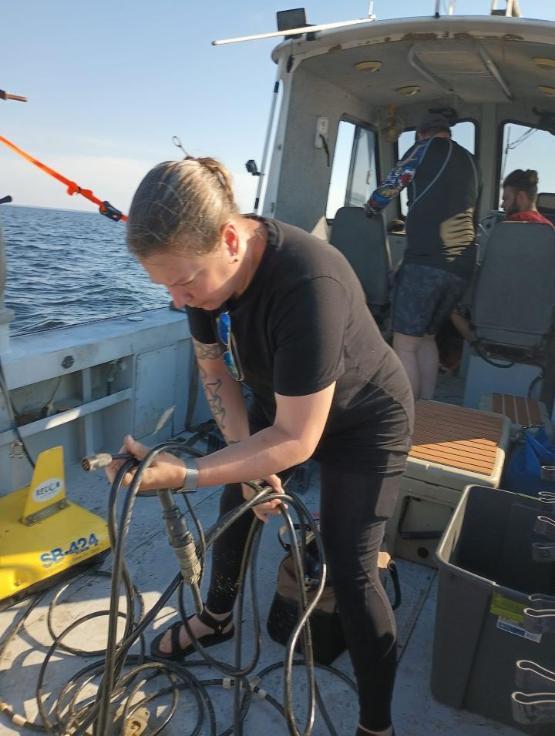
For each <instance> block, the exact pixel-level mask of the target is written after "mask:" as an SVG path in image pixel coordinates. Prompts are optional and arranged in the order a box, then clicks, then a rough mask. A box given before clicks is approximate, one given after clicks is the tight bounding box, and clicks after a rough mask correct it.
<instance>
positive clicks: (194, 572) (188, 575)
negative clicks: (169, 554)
mask: <svg viewBox="0 0 555 736" xmlns="http://www.w3.org/2000/svg"><path fill="white" fill-rule="evenodd" d="M158 497H159V498H160V501H161V502H162V506H163V508H164V512H163V517H164V521H165V522H166V529H167V532H168V539H169V542H170V545H171V546H172V547H173V550H174V552H175V556H176V557H177V562H178V563H179V569H180V570H181V576H182V578H183V582H184V583H186V585H196V584H197V583H199V582H200V578H201V573H202V565H201V564H200V560H199V558H198V555H197V548H196V544H195V540H194V539H193V535H192V534H191V532H190V531H189V530H188V529H187V524H186V523H185V517H184V516H183V514H182V513H181V511H180V510H179V509H178V507H177V506H176V505H175V503H174V502H173V497H172V495H171V493H170V492H169V491H159V492H158Z"/></svg>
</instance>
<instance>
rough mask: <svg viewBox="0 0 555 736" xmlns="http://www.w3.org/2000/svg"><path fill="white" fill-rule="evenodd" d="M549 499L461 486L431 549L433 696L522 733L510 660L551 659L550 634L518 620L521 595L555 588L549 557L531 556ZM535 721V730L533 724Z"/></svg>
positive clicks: (554, 655) (553, 643) (554, 652)
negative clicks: (435, 573)
mask: <svg viewBox="0 0 555 736" xmlns="http://www.w3.org/2000/svg"><path fill="white" fill-rule="evenodd" d="M554 511H555V504H553V503H551V504H548V503H545V502H542V501H540V500H538V499H535V498H531V497H529V496H524V495H521V494H517V493H511V492H509V491H504V490H500V489H498V490H494V489H491V488H487V487H483V486H469V487H468V488H467V489H465V491H464V493H463V495H462V497H461V500H460V503H459V504H458V506H457V508H456V510H455V512H454V514H453V517H452V518H451V521H450V523H449V525H448V527H447V529H446V530H445V533H444V535H443V537H442V539H441V542H440V544H439V546H438V549H437V562H438V568H439V589H438V602H437V615H436V626H435V638H434V655H433V664H432V682H431V686H432V692H433V695H434V697H435V698H437V700H439V701H440V702H442V703H445V704H447V705H450V706H452V707H454V708H464V709H466V710H469V711H473V712H476V713H480V714H482V715H484V716H487V717H488V718H492V719H494V720H497V721H501V722H503V723H507V724H510V725H511V726H513V727H514V728H520V729H521V730H524V731H525V732H527V733H533V734H538V735H540V734H541V736H543V735H544V734H545V736H547V735H548V734H551V736H552V735H553V725H550V726H545V727H543V726H541V727H538V726H536V727H533V728H532V729H531V730H526V728H525V727H523V726H521V725H519V724H516V723H515V722H514V720H513V718H512V715H511V701H510V696H511V693H512V692H513V691H514V690H516V689H517V688H516V687H515V664H516V661H517V660H519V659H526V660H533V661H535V662H538V663H539V664H541V665H542V666H544V667H547V668H549V669H553V667H554V666H555V634H546V633H543V634H531V633H528V632H527V630H526V629H525V627H524V626H523V621H524V615H523V610H524V608H526V607H529V606H530V605H531V604H530V601H529V598H528V596H529V595H533V594H541V595H544V596H553V595H554V594H555V562H549V561H547V562H538V561H536V560H535V559H534V557H533V553H532V545H533V543H534V542H538V543H545V541H546V540H545V538H543V537H542V536H541V535H539V534H537V533H536V532H535V531H534V526H535V523H536V518H537V517H538V516H540V515H546V514H551V515H553V512H554ZM534 728H535V730H534Z"/></svg>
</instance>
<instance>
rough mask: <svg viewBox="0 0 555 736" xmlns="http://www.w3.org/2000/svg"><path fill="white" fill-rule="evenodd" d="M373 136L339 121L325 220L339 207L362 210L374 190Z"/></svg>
mask: <svg viewBox="0 0 555 736" xmlns="http://www.w3.org/2000/svg"><path fill="white" fill-rule="evenodd" d="M376 161H377V157H376V135H375V133H374V131H373V130H372V129H371V128H367V127H365V126H363V125H360V124H357V123H353V122H351V121H349V120H341V121H340V122H339V126H338V129H337V140H336V143H335V150H334V154H333V166H332V170H331V179H330V188H329V192H328V204H327V207H326V217H327V218H328V219H333V218H334V217H335V213H336V212H337V210H338V209H339V208H340V207H343V206H347V207H362V206H363V205H364V204H365V203H366V201H367V200H368V197H369V196H370V193H371V192H372V191H373V190H374V189H375V188H376V186H377V182H378V174H377V171H376Z"/></svg>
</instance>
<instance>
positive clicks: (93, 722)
mask: <svg viewBox="0 0 555 736" xmlns="http://www.w3.org/2000/svg"><path fill="white" fill-rule="evenodd" d="M177 450H181V451H182V450H183V443H176V442H170V443H164V444H162V445H159V446H158V447H155V448H153V449H152V450H151V451H150V452H149V453H148V455H147V456H146V457H145V459H144V460H143V461H142V462H141V463H139V464H137V463H134V462H133V461H131V460H130V461H126V462H124V463H123V464H122V466H121V467H120V469H119V471H118V473H117V475H116V478H115V480H114V483H113V484H112V489H111V492H110V499H109V509H108V531H109V536H110V542H111V545H112V550H113V565H112V572H111V592H110V608H109V610H108V611H95V612H94V613H90V614H88V615H86V616H83V617H81V618H80V619H78V620H76V621H74V622H73V623H72V624H70V625H69V626H67V627H66V628H65V629H64V630H63V631H62V632H60V633H57V632H56V631H55V630H54V625H53V611H54V609H55V607H56V605H58V604H59V603H60V601H61V600H62V596H63V595H64V593H67V591H68V589H69V585H67V584H65V585H64V586H63V587H62V588H61V590H60V591H58V593H57V594H56V596H55V597H54V599H53V601H52V603H51V604H50V607H49V611H48V617H47V625H48V629H49V632H50V635H51V636H52V638H53V642H52V645H51V646H50V648H49V650H48V652H47V654H46V656H45V659H44V661H43V663H42V665H41V667H40V671H39V677H38V682H37V706H38V709H39V716H40V719H41V722H42V723H41V724H38V723H36V724H30V723H28V722H27V723H25V726H26V727H28V728H31V729H32V730H35V731H38V732H43V733H45V732H46V733H51V734H56V736H60V734H66V733H71V734H72V736H80V735H81V734H82V735H83V736H84V735H85V734H86V733H90V732H91V727H92V729H93V733H94V734H95V736H113V735H114V734H119V733H123V729H124V728H125V722H126V719H127V718H128V717H130V718H132V717H134V714H135V713H136V712H137V710H138V708H139V707H141V706H143V705H145V704H146V703H151V702H153V701H155V700H157V699H159V698H160V697H162V696H165V695H170V696H171V703H170V705H169V706H167V708H166V711H165V712H164V713H163V715H162V716H161V717H160V718H159V722H157V723H156V725H152V726H151V724H149V733H150V734H151V736H154V735H155V734H159V733H161V731H162V730H163V729H164V728H165V727H166V725H167V724H168V723H169V721H170V720H171V718H172V716H173V715H174V713H175V712H176V710H177V708H178V700H179V693H180V692H181V691H185V692H186V693H187V694H188V696H189V697H192V699H193V703H194V706H195V708H196V721H195V724H194V726H193V730H192V731H191V732H190V734H187V736H198V735H199V734H200V733H201V732H202V733H206V727H208V732H209V733H210V734H211V736H217V727H216V718H215V711H214V706H213V704H212V701H211V698H210V696H209V694H208V692H207V687H211V686H215V685H219V686H226V683H228V684H231V686H232V687H233V688H234V723H233V726H230V727H228V728H226V729H225V730H224V731H222V732H221V734H220V736H228V735H230V734H235V735H236V736H239V734H241V733H242V728H243V723H244V721H245V718H246V717H247V714H248V712H249V708H250V706H251V704H252V702H253V699H255V698H257V697H262V696H263V697H264V699H265V700H266V702H268V703H269V704H270V705H272V706H273V707H274V708H276V709H277V711H278V712H279V713H280V714H281V716H282V717H283V718H284V719H285V720H286V722H287V724H288V728H289V732H290V733H291V734H294V735H295V736H300V734H301V731H300V730H299V728H298V726H297V723H296V718H295V714H294V711H293V684H292V682H293V668H294V667H298V666H301V664H302V666H303V667H305V669H306V677H307V681H308V684H309V687H308V690H309V693H308V695H309V702H308V716H307V720H306V723H305V726H304V729H303V731H302V733H303V736H309V734H310V733H311V732H312V728H313V723H314V718H315V711H316V707H318V709H319V710H320V711H321V713H322V715H323V719H324V722H325V723H326V726H327V728H328V730H329V732H330V734H331V735H332V736H337V733H336V731H335V730H334V727H333V723H332V721H331V718H330V716H329V714H328V713H327V711H326V709H325V705H324V703H323V700H322V698H321V695H320V693H319V691H318V689H317V686H316V680H315V674H314V671H315V667H316V669H317V668H318V667H321V666H320V665H315V664H314V662H313V656H312V643H311V638H310V630H309V626H308V618H309V616H310V613H311V612H312V611H313V610H314V608H315V606H316V605H317V602H318V598H319V596H320V595H321V592H322V591H323V588H324V585H325V574H326V567H325V563H324V550H323V544H322V540H321V538H320V535H319V533H318V529H317V526H316V523H315V521H314V519H313V518H312V515H311V514H310V512H309V510H308V509H307V508H306V506H305V505H304V503H303V502H302V501H301V500H300V499H299V498H298V497H297V496H295V495H294V494H290V493H285V494H282V493H276V492H275V491H273V490H272V489H271V488H261V487H260V486H258V485H257V484H256V483H249V485H250V486H251V487H252V488H253V489H254V490H255V491H256V494H255V496H254V497H253V498H251V499H250V500H248V501H246V502H244V503H243V504H241V505H240V506H238V507H236V508H234V509H233V510H232V511H230V512H229V513H228V514H226V515H225V516H224V517H222V518H220V519H219V520H218V521H217V522H216V523H215V524H214V526H213V527H212V528H211V529H209V530H208V532H207V533H206V534H204V531H203V529H202V525H201V524H200V521H199V520H198V517H197V516H196V513H195V511H194V509H193V508H192V505H191V503H190V501H189V499H188V496H187V495H186V494H184V495H185V499H184V500H185V504H186V506H187V508H188V510H189V513H190V516H191V518H192V519H193V522H194V526H195V528H196V533H197V537H198V540H197V544H196V548H197V550H196V551H197V555H198V557H199V559H200V560H201V561H202V562H203V561H204V557H205V554H206V550H207V549H208V548H209V547H210V546H211V545H212V544H214V542H215V540H216V539H218V538H219V537H220V535H221V534H223V533H224V532H225V531H226V530H227V529H229V528H230V527H231V526H232V524H234V523H235V522H236V521H237V520H238V519H239V518H240V517H242V516H243V514H247V513H251V510H252V509H253V508H254V507H255V506H256V505H258V504H260V503H265V502H267V501H270V500H273V499H279V500H281V501H283V502H286V503H287V505H288V506H289V509H290V510H286V509H285V508H284V506H283V505H281V506H280V510H281V514H282V517H283V519H284V521H285V524H286V526H287V529H288V532H289V536H290V540H291V555H292V559H293V563H294V568H295V575H296V578H297V582H298V586H299V590H298V594H299V600H300V608H301V615H300V618H299V621H298V623H297V626H296V627H295V630H294V632H293V634H292V636H291V640H290V642H289V646H288V648H287V653H286V658H285V662H278V663H276V664H274V665H271V666H270V668H265V670H262V671H261V672H260V673H258V675H257V678H256V682H255V681H252V682H251V681H250V680H249V675H250V674H251V673H252V672H254V669H255V667H256V664H257V662H258V660H259V655H260V638H261V636H260V631H261V626H260V611H259V606H258V593H257V576H256V567H257V564H256V563H257V557H258V553H259V545H260V539H261V531H262V528H263V525H262V524H261V523H260V522H259V521H258V520H257V519H256V518H254V519H253V523H252V525H251V528H250V531H249V535H248V539H247V543H246V546H245V550H244V554H243V558H242V561H241V567H240V573H239V579H238V594H237V601H236V606H235V621H234V625H235V635H236V637H237V638H236V642H235V653H234V661H233V663H226V662H221V661H219V660H217V659H215V658H214V657H212V656H211V655H209V654H208V652H206V650H205V649H204V648H203V647H202V642H199V641H197V640H196V639H195V637H194V636H193V635H192V632H191V631H190V627H189V626H188V625H187V623H186V619H187V615H186V614H187V612H186V610H185V604H184V596H183V590H184V585H183V578H182V576H181V574H178V575H176V576H175V577H174V579H173V580H172V581H171V582H170V583H169V585H168V587H167V588H166V590H165V591H163V592H162V594H161V595H160V598H159V599H158V601H156V603H155V604H154V605H153V606H152V607H151V608H150V609H149V610H148V611H146V612H145V610H144V604H143V602H142V598H141V596H140V593H139V591H138V590H137V589H136V587H135V586H134V585H133V583H132V580H131V577H130V575H129V572H128V570H127V567H126V565H125V545H126V540H127V535H128V531H129V527H130V523H131V517H132V512H133V507H134V503H135V500H136V497H137V495H138V493H139V486H140V483H141V479H142V477H143V475H144V472H145V470H146V469H147V468H148V466H149V465H150V464H151V463H152V462H153V460H154V459H155V458H156V457H157V456H158V455H159V454H160V453H161V452H166V451H169V452H171V451H177ZM189 451H190V454H191V455H199V454H202V453H199V452H198V451H196V450H195V449H194V448H191V447H187V452H189ZM133 466H135V468H136V470H135V474H134V478H133V481H132V482H131V484H130V486H129V487H128V488H127V489H124V488H123V478H124V476H125V474H126V473H127V472H128V470H129V469H130V468H132V467H133ZM141 495H143V494H141ZM119 498H121V499H122V503H121V504H120V505H121V512H120V514H119V519H118V518H117V506H118V503H117V502H118V499H119ZM293 512H294V513H295V515H296V516H297V518H298V525H300V527H301V530H303V529H304V528H307V529H309V530H310V531H311V532H312V534H314V539H315V542H316V548H317V551H318V553H319V555H320V556H321V578H320V580H319V583H318V587H317V590H316V595H315V597H314V599H313V600H312V601H311V603H310V604H308V603H307V600H306V591H305V586H304V569H303V559H304V548H305V539H304V533H303V534H301V542H300V549H299V546H298V544H297V541H296V534H295V526H296V524H294V523H293V520H292V517H291V513H293ZM97 574H98V575H100V576H101V577H102V576H107V575H110V573H105V572H99V573H97ZM247 587H248V588H249V598H250V602H251V606H252V612H253V632H252V636H251V637H249V638H251V639H252V640H253V641H254V643H255V649H254V653H253V656H252V657H251V658H250V661H249V662H247V663H245V664H243V662H242V656H243V654H242V642H243V639H244V636H243V630H242V620H243V609H244V606H245V595H246V591H247ZM122 588H123V591H124V593H125V601H126V610H125V612H122V611H120V610H119V598H120V594H121V591H122ZM197 588H198V586H197ZM178 589H179V609H180V612H181V616H182V619H183V621H184V623H185V626H186V628H187V630H188V631H189V634H190V636H191V641H192V643H193V645H194V646H195V649H196V651H197V653H198V654H200V655H201V659H200V660H189V659H188V660H187V661H186V663H178V662H173V661H171V660H165V659H164V660H163V661H161V660H156V659H155V658H153V657H147V656H146V655H145V644H144V632H145V630H146V629H147V628H148V627H149V626H150V625H151V624H152V623H153V621H154V619H155V618H156V616H157V615H158V613H159V612H160V611H161V610H162V608H163V607H164V606H165V605H166V603H167V601H168V600H169V598H170V597H171V596H172V595H173V594H174V593H175V592H176V590H178ZM192 590H193V593H194V592H195V591H194V586H192ZM196 595H197V597H198V600H197V601H196V605H195V607H196V608H198V605H199V600H200V592H199V591H198V589H197V592H196ZM37 602H38V600H37ZM37 602H34V603H33V606H34V605H36V603H37ZM201 603H202V601H201ZM30 610H32V609H30ZM27 615H28V614H26V615H25V617H24V618H23V619H22V620H21V621H20V622H19V624H18V627H17V629H16V630H15V633H17V630H19V628H20V627H21V626H22V625H23V622H24V621H25V619H26V617H27ZM103 616H104V617H105V616H109V622H108V646H107V649H106V650H105V651H102V652H98V651H83V650H79V649H76V648H74V647H70V646H68V645H67V644H65V642H64V639H65V638H66V637H67V636H68V635H69V634H70V633H71V632H72V631H74V630H75V629H76V628H77V627H78V626H80V625H82V624H83V623H84V622H86V621H90V620H94V619H95V618H99V617H103ZM121 618H124V619H125V627H124V631H123V634H122V635H121V637H120V640H119V641H117V621H118V619H121ZM15 633H12V634H11V636H14V635H15ZM299 639H300V640H301V642H302V650H303V656H304V658H303V659H302V660H299V659H298V658H297V659H294V651H295V648H296V644H297V641H298V640H299ZM136 642H138V643H139V644H140V653H139V654H138V655H137V654H130V653H129V651H130V648H131V647H132V646H133V645H134V644H135V643H136ZM57 650H62V651H66V652H70V653H72V654H79V655H81V656H86V657H95V658H97V657H99V655H100V657H102V658H101V659H95V661H93V662H92V663H90V664H88V665H86V666H84V667H83V668H82V669H81V670H79V671H78V672H77V673H75V674H74V675H73V677H72V678H70V679H69V681H68V682H67V683H66V685H65V686H64V687H63V689H62V690H61V692H60V693H59V695H58V698H57V700H56V701H55V704H54V707H53V708H52V709H51V711H50V715H49V713H48V712H47V711H46V707H45V701H44V693H43V685H44V683H45V681H46V677H47V670H48V667H49V664H50V662H51V660H52V657H53V655H54V653H55V652H56V651H57ZM1 653H2V647H0V654H1ZM207 664H208V665H211V666H213V667H215V668H217V669H218V670H219V671H220V672H222V673H223V674H224V675H225V677H223V678H216V679H211V680H199V679H198V678H196V677H195V676H194V675H193V673H192V669H193V668H195V667H197V666H201V665H202V666H206V665H207ZM280 667H283V669H284V696H283V697H284V703H283V704H280V703H279V702H278V700H277V699H275V698H274V697H273V696H271V695H269V694H268V693H264V692H263V690H262V688H261V687H260V686H259V684H258V683H259V681H260V678H261V677H263V676H264V674H267V673H269V672H270V671H273V670H275V669H277V668H280ZM324 669H326V670H329V671H330V672H333V673H334V674H335V675H337V676H339V677H341V678H342V679H343V680H345V681H346V682H348V683H349V685H350V686H351V687H352V688H354V689H355V691H356V688H355V686H354V684H353V683H352V682H351V681H350V680H349V678H347V676H346V675H344V674H343V673H340V672H339V671H337V670H334V669H333V668H324ZM160 677H163V678H165V680H166V684H165V685H163V686H158V685H157V684H156V683H157V679H158V678H160ZM97 680H99V682H98V690H97V694H96V696H95V697H88V698H86V699H84V698H83V689H84V688H85V687H87V686H90V684H91V683H94V682H96V681H97ZM145 684H148V685H149V687H150V686H151V685H154V686H156V687H157V688H158V689H156V690H155V691H154V692H148V693H146V694H144V695H143V697H142V698H140V699H137V697H138V694H139V691H140V690H141V689H142V688H143V687H144V686H145ZM1 705H4V704H1ZM116 705H119V710H118V712H117V717H116V718H115V721H114V716H113V715H112V713H113V709H114V707H115V706H116ZM203 729H204V730H203Z"/></svg>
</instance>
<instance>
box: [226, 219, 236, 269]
mask: <svg viewBox="0 0 555 736" xmlns="http://www.w3.org/2000/svg"><path fill="white" fill-rule="evenodd" d="M222 240H223V242H224V245H225V248H226V249H227V252H228V254H229V256H230V258H231V260H232V261H233V263H236V262H237V261H238V260H239V233H238V232H237V228H236V227H235V225H234V224H233V223H232V222H226V223H225V225H224V226H223V228H222Z"/></svg>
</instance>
